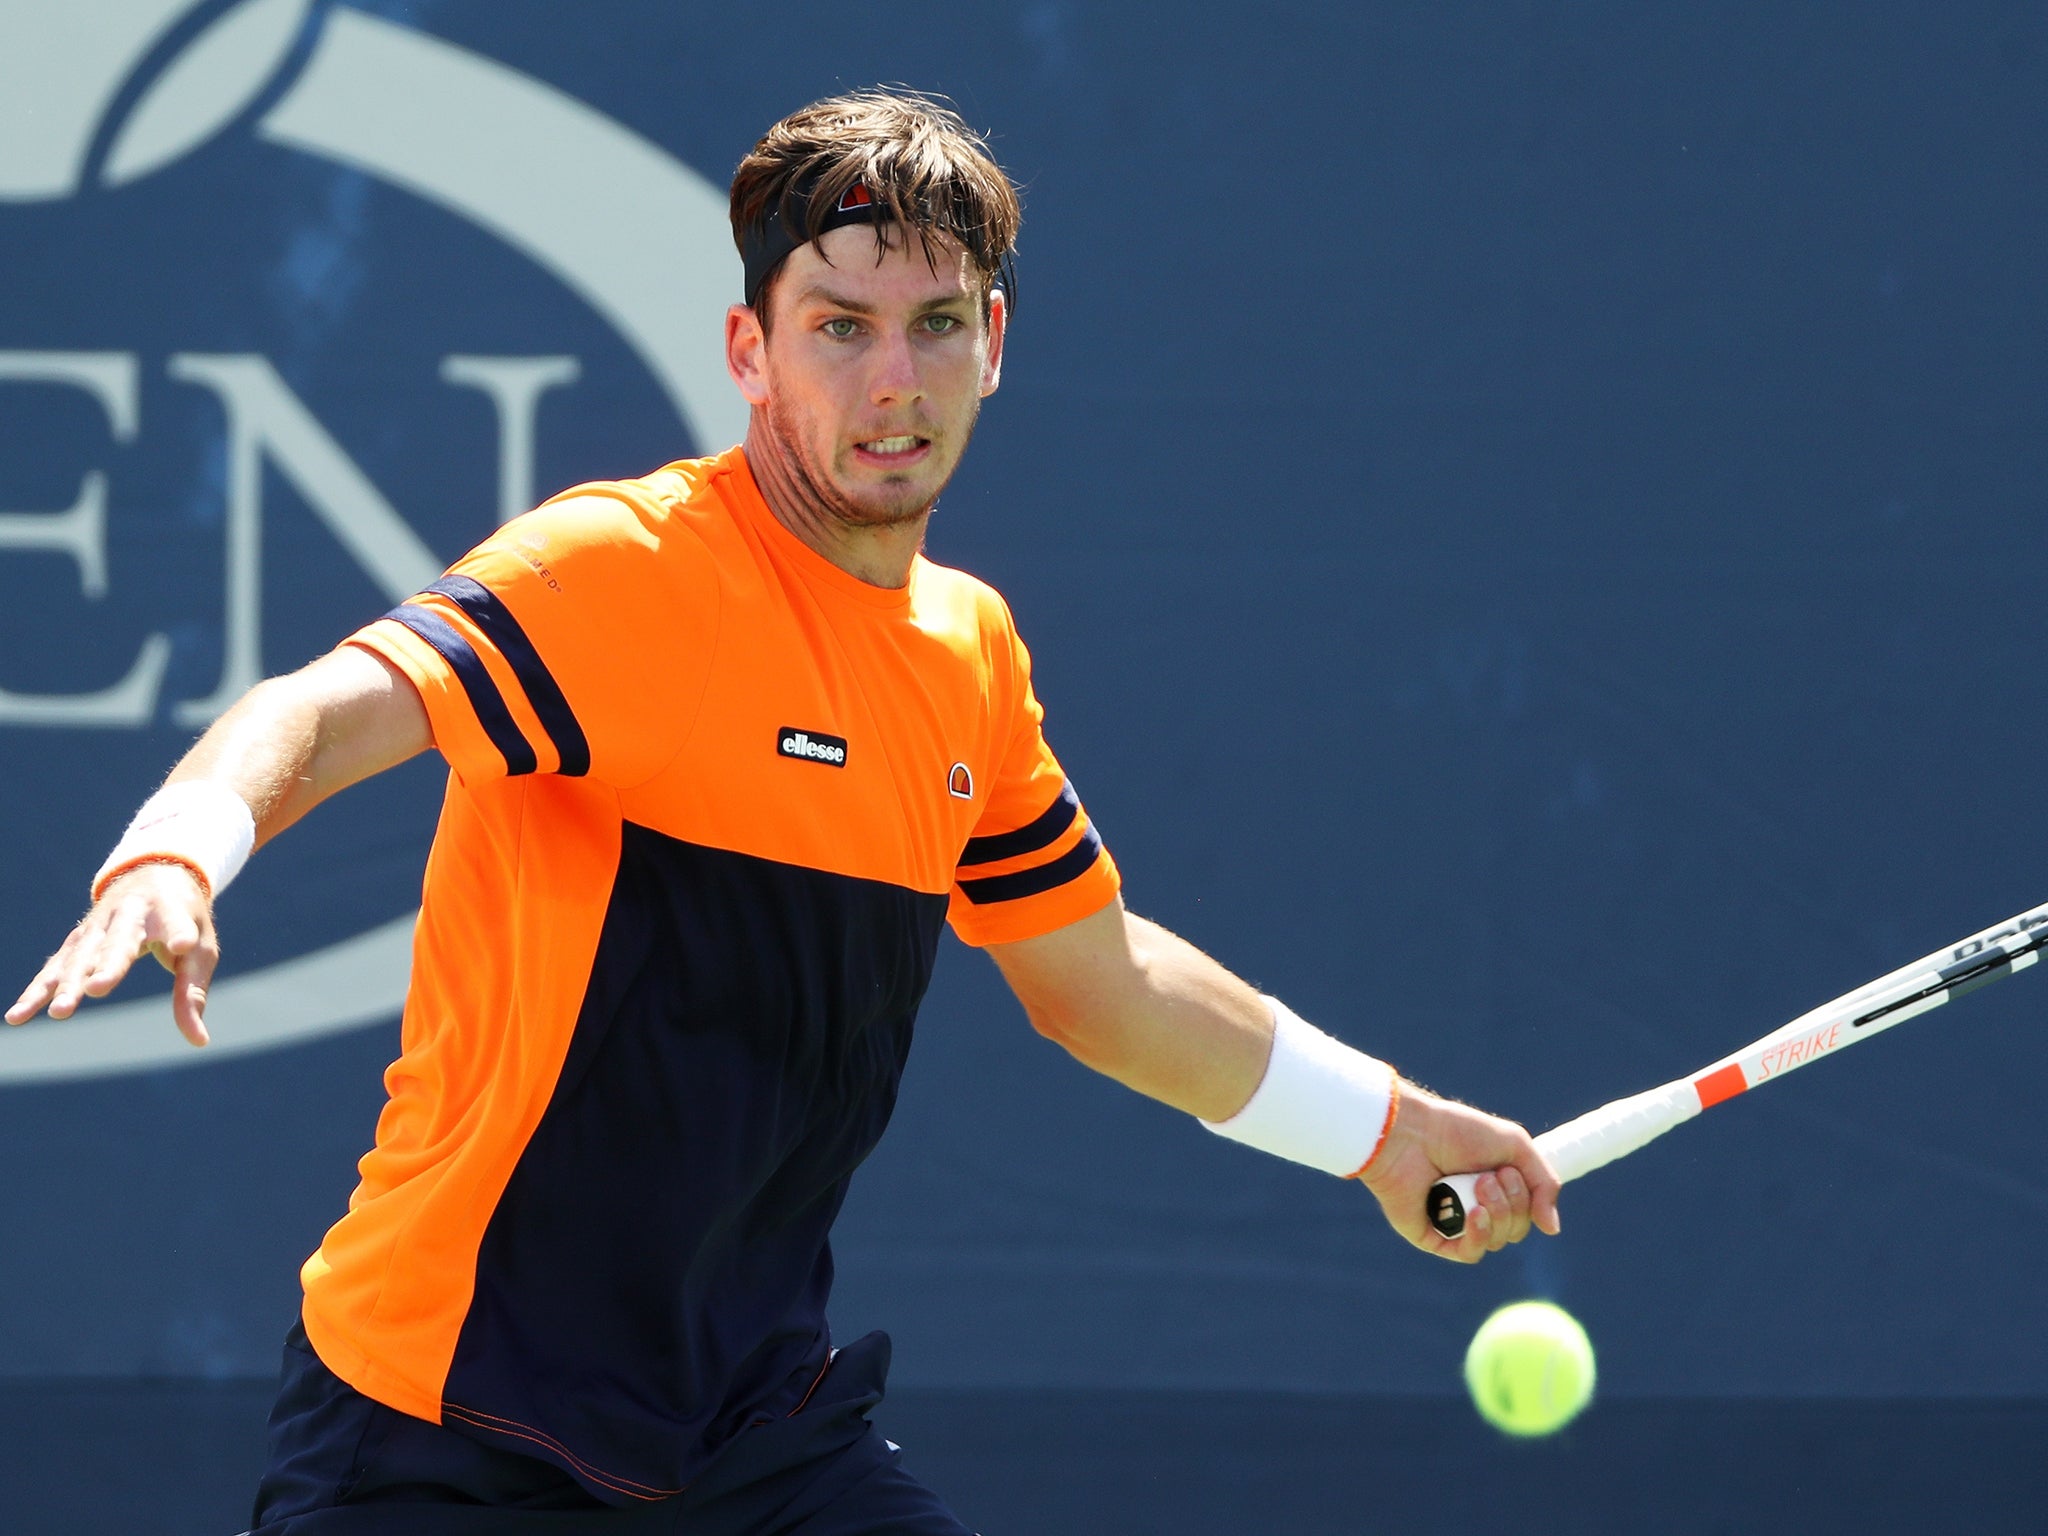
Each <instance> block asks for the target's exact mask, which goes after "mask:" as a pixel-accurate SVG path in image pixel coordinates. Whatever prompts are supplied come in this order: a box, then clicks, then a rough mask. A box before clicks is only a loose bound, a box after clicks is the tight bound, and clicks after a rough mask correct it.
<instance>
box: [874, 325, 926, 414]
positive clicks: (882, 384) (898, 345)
mask: <svg viewBox="0 0 2048 1536" xmlns="http://www.w3.org/2000/svg"><path fill="white" fill-rule="evenodd" d="M868 356H869V358H870V360H871V361H872V363H873V365H874V371H873V372H872V373H871V374H870V375H869V376H868V398H869V399H870V400H871V401H872V402H873V403H874V404H876V405H903V404H908V403H911V402H914V401H918V400H922V399H923V398H924V378H923V375H922V374H921V373H920V372H919V371H918V366H917V352H916V350H915V349H914V348H913V347H912V346H911V344H910V338H909V337H908V336H906V335H904V334H903V333H902V332H900V331H899V332H896V333H894V334H891V335H887V336H885V337H884V338H883V339H882V341H881V343H880V345H878V346H877V347H875V348H874V350H873V351H871V352H870V353H869V354H868Z"/></svg>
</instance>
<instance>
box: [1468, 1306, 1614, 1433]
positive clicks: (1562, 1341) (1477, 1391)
mask: <svg viewBox="0 0 2048 1536" xmlns="http://www.w3.org/2000/svg"><path fill="white" fill-rule="evenodd" d="M1465 1385H1466V1387H1467V1388H1469V1389H1470V1391H1471V1393H1472V1402H1473V1405H1474V1406H1475V1407H1477V1408H1478V1410H1479V1414H1480V1417H1481V1418H1483V1419H1485V1420H1486V1422H1487V1423H1489V1424H1491V1425H1493V1426H1494V1428H1496V1429H1499V1430H1504V1431H1505V1432H1506V1433H1508V1434H1511V1435H1548V1434H1551V1433H1553V1432H1555V1431H1557V1430H1559V1429H1562V1428H1563V1427H1564V1426H1565V1425H1566V1424H1568V1423H1570V1422H1571V1420H1572V1418H1573V1417H1574V1416H1575V1415H1576V1414H1577V1413H1578V1411H1579V1410H1580V1409H1581V1408H1583V1407H1585V1406H1586V1404H1587V1403H1588V1402H1589V1401H1590V1400H1591V1399H1592V1396H1593V1344H1592V1341H1591V1340H1590V1339H1588V1338H1587V1337H1586V1330H1585V1329H1583V1328H1581V1327H1580V1326H1579V1323H1578V1319H1577V1318H1575V1317H1573V1316H1572V1315H1571V1314H1570V1313H1569V1312H1567V1311H1565V1309H1564V1308H1563V1307H1559V1306H1553V1305H1552V1304H1551V1303H1549V1302H1547V1301H1517V1302H1514V1303H1512V1304H1510V1305H1508V1306H1505V1307H1502V1308H1501V1309H1500V1310H1499V1311H1498V1312H1496V1313H1494V1314H1493V1316H1491V1317H1489V1318H1488V1319H1487V1320H1486V1321H1485V1322H1483V1323H1481V1324H1480V1325H1479V1331H1478V1332H1477V1333H1475V1334H1473V1335H1472V1343H1471V1345H1470V1346H1469V1347H1468V1348H1467V1349H1466V1351H1465Z"/></svg>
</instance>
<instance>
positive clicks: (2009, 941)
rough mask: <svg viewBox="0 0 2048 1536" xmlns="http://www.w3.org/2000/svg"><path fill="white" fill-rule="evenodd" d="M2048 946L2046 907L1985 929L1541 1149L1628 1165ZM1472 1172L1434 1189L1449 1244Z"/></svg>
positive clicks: (1565, 1128)
mask: <svg viewBox="0 0 2048 1536" xmlns="http://www.w3.org/2000/svg"><path fill="white" fill-rule="evenodd" d="M2044 948H2048V905H2044V906H2039V907H2035V908H2034V909H2033V910H2032V911H2030V912H2022V913H2021V914H2020V915H2019V916H2018V917H2015V918H2012V919H2010V920H2008V921H2006V922H2003V923H1999V924H1997V925H1995V926H1994V927H1990V928H1986V929H1985V930H1984V931H1983V932H1982V933H1979V934H1975V935H1973V936H1972V937H1970V938H1967V939H1964V940H1963V941H1962V942H1961V943H1959V944H1953V945H1950V946H1949V947H1948V948H1947V949H1941V950H1936V951H1935V952H1934V953H1933V954H1931V955H1929V956H1927V958H1926V959H1924V960H1915V961H1914V962H1913V963H1912V964H1911V965H1908V966H1902V967H1901V968H1900V969H1898V970H1896V971H1893V972H1891V973H1890V974H1889V975H1886V976H1880V977H1878V979H1877V980H1875V981H1872V982H1867V983H1865V984H1864V985H1863V986H1860V987H1858V988H1857V989H1856V990H1855V991H1853V992H1847V993H1844V994H1843V995H1842V996H1840V997H1838V998H1836V999H1835V1000H1834V1001H1833V1002H1831V1003H1823V1004H1822V1005H1821V1006H1820V1007H1818V1008H1816V1009H1814V1010H1813V1011H1812V1012H1810V1013H1802V1014H1801V1015H1800V1016H1799V1017H1798V1018H1796V1019H1794V1020H1793V1021H1792V1022H1791V1023H1790V1024H1787V1025H1786V1026H1785V1027H1784V1028H1783V1029H1778V1030H1773V1031H1772V1032H1771V1033H1770V1034H1768V1035H1765V1036H1764V1037H1763V1039H1761V1040H1758V1041H1755V1042H1754V1043H1752V1044H1750V1045H1746V1046H1744V1047H1743V1048H1742V1049H1741V1050H1739V1051H1737V1052H1736V1053H1735V1054H1734V1055H1733V1056H1724V1057H1723V1058H1722V1059H1721V1060H1719V1061H1717V1062H1715V1063H1714V1064H1713V1065H1712V1066H1710V1067H1708V1068H1707V1069H1706V1070H1705V1071H1703V1072H1700V1073H1698V1074H1696V1075H1694V1076H1692V1077H1681V1078H1679V1079H1677V1080H1676V1081H1674V1082H1669V1083H1666V1084H1664V1085H1663V1086H1662V1087H1661V1088H1652V1089H1651V1090H1650V1091H1649V1092H1647V1093H1638V1094H1634V1095H1632V1096H1630V1097H1629V1098H1625V1099H1616V1100H1614V1101H1613V1102H1612V1103H1609V1104H1602V1105H1601V1106H1600V1107H1599V1108H1598V1109H1595V1110H1589V1111H1588V1112H1587V1113H1585V1114H1583V1115H1581V1116H1579V1117H1578V1119H1576V1120H1567V1121H1566V1122H1565V1123H1564V1124H1563V1125H1560V1126H1557V1127H1556V1128H1554V1129H1552V1130H1548V1131H1545V1132H1544V1133H1543V1134H1542V1135H1541V1136H1538V1137H1537V1138H1536V1146H1537V1149H1538V1150H1539V1151H1541V1152H1542V1153H1543V1155H1544V1157H1545V1158H1547V1159H1548V1160H1549V1162H1550V1166H1551V1167H1552V1168H1554V1169H1555V1170H1556V1171H1557V1176H1558V1177H1559V1178H1560V1179H1562V1180H1565V1181H1567V1182H1569V1181H1570V1180H1572V1179H1576V1178H1578V1177H1580V1176H1581V1175H1582V1174H1588V1173H1591V1172H1592V1171H1593V1170H1594V1169H1595V1168H1599V1167H1602V1166H1604V1165H1606V1164H1608V1163H1611V1162H1613V1161H1614V1160H1615V1159H1616V1158H1617V1157H1626V1156H1627V1155H1628V1154H1629V1153H1631V1152H1633V1151H1635V1150H1636V1148H1638V1147H1640V1146H1644V1145H1646V1144H1648V1143H1649V1142H1652V1141H1655V1140H1656V1139H1657V1138H1658V1137H1659V1136H1662V1135H1663V1134H1664V1133H1665V1132H1666V1131H1668V1130H1670V1129H1671V1128H1672V1127H1673V1126H1675V1125H1682V1124H1683V1123H1684V1122H1685V1121H1687V1120H1690V1119H1691V1118H1692V1117H1693V1116H1694V1115H1696V1114H1698V1113H1699V1112H1700V1111H1701V1110H1703V1109H1712V1108H1713V1107H1714V1106H1715V1105H1716V1104H1719V1103H1722V1102H1723V1101H1725V1100H1727V1099H1732V1098H1734V1097H1735V1095H1737V1094H1738V1093H1744V1092H1746V1091H1748V1090H1749V1089H1751V1088H1754V1087H1756V1086H1758V1085H1759V1084H1760V1083H1764V1082H1766V1081H1768V1080H1770V1079H1771V1078H1775V1077H1782V1076H1784V1074H1785V1073H1787V1072H1790V1071H1791V1070H1792V1069H1793V1068H1794V1067H1803V1066H1805V1065H1806V1064H1807V1063H1808V1062H1810V1061H1817V1060H1819V1059H1820V1058H1821V1057H1823V1056H1826V1055H1829V1054H1831V1053H1832V1052H1835V1051H1839V1050H1842V1049H1845V1048H1846V1047H1848V1046H1851V1045H1854V1044H1855V1043H1856V1042H1857V1041H1858V1040H1864V1039H1868V1038H1869V1037H1870V1036H1872V1035H1875V1034H1878V1033H1880V1032H1881V1031H1883V1030H1887V1029H1890V1028H1891V1027H1892V1026H1893V1025H1894V1024H1902V1023H1904V1022H1905V1021H1906V1020H1907V1019H1910V1018H1912V1017H1913V1016H1914V1015H1915V1014H1920V1013H1925V1012H1927V1010H1928V1009H1930V1008H1939V1007H1940V1006H1941V1005H1942V1004H1943V1003H1945V1002H1948V1001H1949V1000H1950V999H1951V998H1957V997H1961V996H1962V995H1963V994H1964V993H1965V992H1970V991H1974V990H1975V989H1976V988H1978V987H1981V986H1983V985H1984V984H1985V983H1986V982H1992V981H1997V980H1999V979H2000V978H2001V977H2004V976H2010V975H2011V974H2012V973H2013V972H2014V971H2021V970H2025V969H2026V968H2027V967H2028V966H2030V965H2032V964H2033V963H2034V962H2035V961H2036V960H2038V959H2040V958H2041V951H2042V950H2043V949H2044ZM1478 1181H1479V1175H1478V1174H1476V1173H1458V1174H1452V1175H1451V1176H1450V1177H1448V1178H1445V1179H1443V1180H1442V1181H1440V1182H1439V1183H1436V1184H1433V1185H1431V1186H1430V1190H1429V1197H1428V1198H1429V1224H1430V1225H1431V1226H1432V1227H1434V1228H1436V1230H1437V1231H1438V1232H1440V1233H1442V1234H1443V1235H1444V1236H1445V1237H1458V1236H1460V1235H1461V1234H1462V1233H1463V1232H1464V1230H1465V1212H1466V1211H1467V1210H1468V1209H1470V1207H1471V1205H1472V1203H1473V1195H1472V1188H1473V1186H1474V1185H1475V1184H1477V1183H1478Z"/></svg>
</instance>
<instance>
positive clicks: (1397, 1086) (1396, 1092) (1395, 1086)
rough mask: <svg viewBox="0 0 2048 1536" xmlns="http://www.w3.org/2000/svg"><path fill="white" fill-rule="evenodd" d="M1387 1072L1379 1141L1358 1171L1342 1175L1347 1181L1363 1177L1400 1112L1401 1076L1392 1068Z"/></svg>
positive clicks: (1385, 1142) (1385, 1140)
mask: <svg viewBox="0 0 2048 1536" xmlns="http://www.w3.org/2000/svg"><path fill="white" fill-rule="evenodd" d="M1387 1071H1388V1072H1390V1073H1392V1077H1391V1078H1390V1079H1389V1080H1388V1083H1387V1118H1386V1119H1385V1120H1382V1121H1381V1122H1380V1139H1379V1140H1378V1141H1376V1142H1374V1143H1373V1144H1372V1151H1370V1152H1368V1153H1367V1154H1366V1157H1365V1161H1364V1162H1362V1163H1360V1164H1359V1165H1358V1171H1357V1172H1356V1173H1347V1174H1345V1175H1344V1177H1345V1178H1347V1179H1362V1178H1364V1177H1365V1170H1366V1169H1368V1168H1370V1167H1371V1166H1372V1164H1373V1159H1374V1158H1376V1157H1378V1156H1379V1155H1380V1148H1381V1147H1384V1146H1385V1145H1386V1144H1387V1133H1388V1132H1390V1131H1392V1130H1393V1128H1394V1116H1396V1115H1398V1114H1399V1113H1400V1112H1401V1074H1400V1073H1398V1072H1395V1071H1394V1069H1393V1068H1392V1067H1389V1068H1387Z"/></svg>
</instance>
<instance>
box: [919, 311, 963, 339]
mask: <svg viewBox="0 0 2048 1536" xmlns="http://www.w3.org/2000/svg"><path fill="white" fill-rule="evenodd" d="M924 323H925V328H926V329H927V330H929V331H930V332H931V333H932V334H933V335H934V336H950V335H951V334H952V333H953V332H955V331H957V330H959V329H960V325H961V321H960V317H959V316H958V315H927V316H925V321H924Z"/></svg>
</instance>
